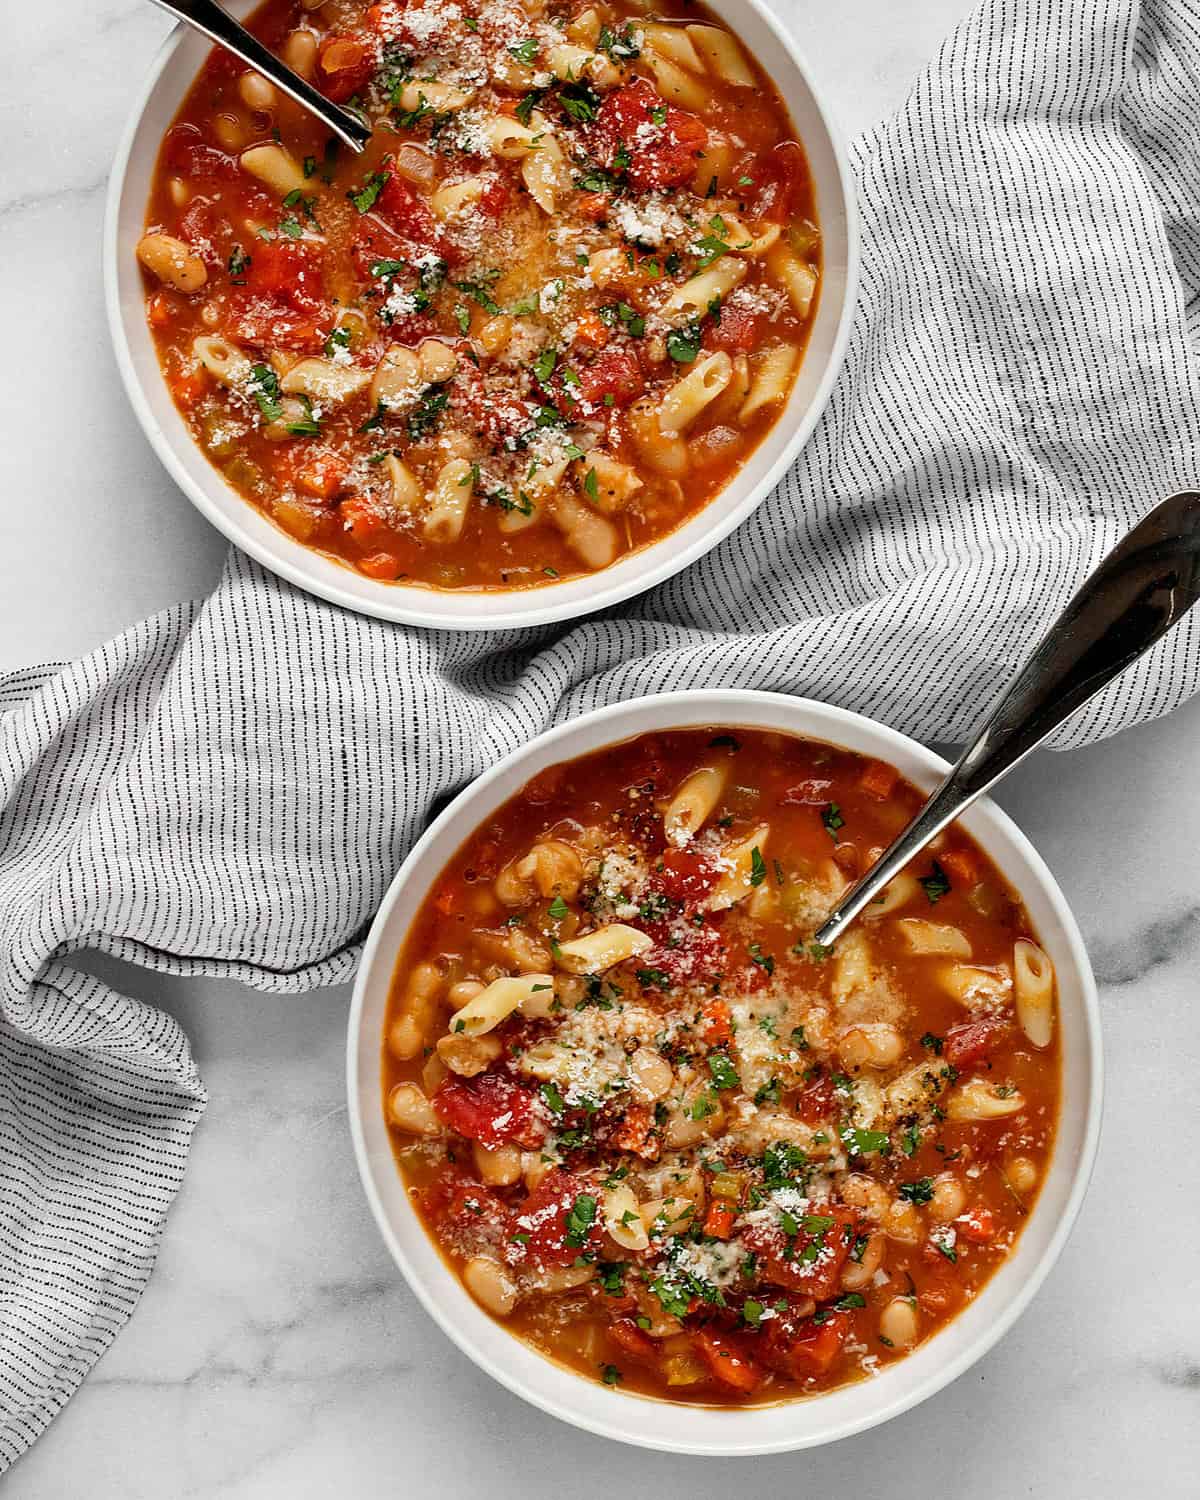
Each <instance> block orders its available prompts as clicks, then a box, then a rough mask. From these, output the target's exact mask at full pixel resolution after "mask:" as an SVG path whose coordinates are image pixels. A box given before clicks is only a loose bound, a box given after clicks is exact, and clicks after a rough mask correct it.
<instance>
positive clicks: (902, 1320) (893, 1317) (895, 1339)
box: [879, 1297, 920, 1349]
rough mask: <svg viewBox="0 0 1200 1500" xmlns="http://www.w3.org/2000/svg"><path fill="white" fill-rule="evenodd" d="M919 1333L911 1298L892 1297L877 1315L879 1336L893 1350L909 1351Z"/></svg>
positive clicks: (914, 1307) (914, 1306)
mask: <svg viewBox="0 0 1200 1500" xmlns="http://www.w3.org/2000/svg"><path fill="white" fill-rule="evenodd" d="M919 1332H920V1326H919V1323H918V1319H917V1308H916V1304H915V1302H914V1301H913V1300H912V1298H911V1297H893V1298H892V1300H891V1301H890V1302H889V1303H888V1304H887V1306H886V1307H885V1308H884V1309H883V1311H882V1312H881V1313H880V1314H879V1336H880V1338H883V1339H886V1340H887V1342H888V1344H889V1345H890V1346H891V1348H893V1349H911V1348H912V1346H913V1345H914V1344H915V1343H916V1342H917V1337H918V1334H919Z"/></svg>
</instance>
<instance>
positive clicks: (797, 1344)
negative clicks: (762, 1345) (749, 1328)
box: [763, 1312, 850, 1380]
mask: <svg viewBox="0 0 1200 1500" xmlns="http://www.w3.org/2000/svg"><path fill="white" fill-rule="evenodd" d="M763 1332H764V1336H765V1341H766V1346H767V1347H766V1349H765V1350H764V1353H763V1358H764V1359H765V1360H766V1361H767V1363H768V1364H770V1365H771V1366H772V1367H773V1368H774V1369H777V1370H779V1371H780V1372H781V1373H783V1374H785V1375H790V1376H791V1377H792V1379H793V1380H807V1379H809V1378H811V1377H812V1376H817V1375H827V1374H828V1373H829V1371H830V1369H831V1368H832V1366H833V1362H834V1360H835V1359H837V1357H838V1355H839V1354H840V1353H841V1351H842V1345H843V1344H844V1343H845V1342H846V1336H847V1334H848V1333H849V1332H850V1319H849V1318H848V1317H847V1316H846V1314H845V1313H839V1312H834V1313H829V1314H828V1315H827V1316H825V1317H824V1318H823V1319H822V1320H821V1322H819V1323H818V1322H816V1321H815V1320H814V1319H812V1318H808V1319H806V1320H805V1321H804V1322H803V1323H801V1324H800V1325H799V1327H792V1328H789V1327H788V1324H787V1322H786V1320H785V1319H783V1318H774V1319H772V1320H771V1322H770V1323H767V1324H764V1326H763Z"/></svg>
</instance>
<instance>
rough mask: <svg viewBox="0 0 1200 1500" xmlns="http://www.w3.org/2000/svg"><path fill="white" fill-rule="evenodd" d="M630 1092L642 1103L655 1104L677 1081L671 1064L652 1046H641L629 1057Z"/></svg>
mask: <svg viewBox="0 0 1200 1500" xmlns="http://www.w3.org/2000/svg"><path fill="white" fill-rule="evenodd" d="M629 1075H630V1079H631V1080H632V1082H631V1085H630V1090H629V1092H630V1093H631V1094H632V1095H633V1097H634V1098H635V1099H636V1100H637V1101H638V1102H639V1103H640V1104H653V1103H654V1102H655V1100H656V1099H661V1098H662V1097H663V1095H664V1094H666V1093H667V1092H669V1090H670V1087H671V1084H672V1083H673V1082H674V1081H675V1074H674V1072H673V1071H672V1069H671V1064H670V1063H669V1062H668V1061H667V1060H666V1058H665V1057H662V1056H660V1055H659V1053H657V1052H655V1051H654V1050H653V1049H652V1048H650V1047H639V1048H638V1049H637V1051H636V1052H635V1053H634V1054H633V1056H632V1057H631V1058H630V1059H629Z"/></svg>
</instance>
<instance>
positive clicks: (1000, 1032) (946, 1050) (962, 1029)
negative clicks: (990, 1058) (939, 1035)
mask: <svg viewBox="0 0 1200 1500" xmlns="http://www.w3.org/2000/svg"><path fill="white" fill-rule="evenodd" d="M1008 1029H1009V1028H1008V1022H1007V1021H1005V1020H1003V1019H1002V1018H1001V1017H1000V1016H980V1017H979V1018H978V1019H977V1020H975V1021H959V1022H958V1023H957V1024H956V1025H954V1026H951V1027H950V1029H949V1030H948V1031H947V1032H946V1039H945V1042H944V1044H943V1047H942V1056H943V1057H944V1058H945V1059H946V1061H947V1062H948V1063H949V1064H950V1066H951V1067H953V1068H965V1067H969V1066H970V1065H971V1064H972V1063H977V1062H982V1061H983V1059H984V1058H985V1057H987V1055H988V1053H989V1052H991V1051H992V1049H993V1048H994V1047H996V1046H998V1045H999V1043H1000V1042H1001V1041H1002V1039H1003V1038H1004V1037H1005V1036H1006V1035H1007V1034H1008Z"/></svg>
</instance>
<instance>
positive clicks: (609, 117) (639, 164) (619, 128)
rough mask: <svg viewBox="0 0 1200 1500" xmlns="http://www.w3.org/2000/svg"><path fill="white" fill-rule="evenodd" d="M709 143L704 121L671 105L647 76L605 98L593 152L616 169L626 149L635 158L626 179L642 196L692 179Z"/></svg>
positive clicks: (593, 136)
mask: <svg viewBox="0 0 1200 1500" xmlns="http://www.w3.org/2000/svg"><path fill="white" fill-rule="evenodd" d="M707 143H708V131H707V129H706V128H705V126H704V123H703V121H701V120H699V119H697V117H696V116H695V115H693V114H690V113H689V112H688V111H687V110H685V109H676V107H675V106H674V105H673V104H668V103H667V102H666V100H665V99H664V98H663V97H662V95H661V94H660V93H659V92H658V90H657V89H656V88H655V87H654V85H653V84H652V83H650V82H649V81H648V80H647V79H645V78H639V79H636V80H635V81H634V82H633V83H630V84H627V85H626V86H625V87H624V88H619V89H614V90H613V92H612V93H611V94H609V95H607V96H606V98H605V100H604V103H603V104H602V105H601V106H600V110H599V113H598V114H597V116H596V122H595V124H594V125H593V126H592V128H591V131H590V135H589V144H590V147H591V150H592V151H593V152H594V153H595V154H596V155H597V156H598V157H599V159H600V161H601V163H602V165H603V166H605V167H608V168H611V167H613V165H614V163H615V161H616V158H617V154H618V152H622V148H623V154H627V155H628V156H629V159H630V160H629V166H628V168H627V169H626V178H627V180H628V182H629V185H630V186H631V187H632V188H634V189H635V190H636V191H638V192H644V191H646V190H647V189H651V188H653V189H662V188H670V187H679V186H680V185H681V184H683V183H685V182H687V181H689V180H690V178H691V177H692V176H693V174H694V173H695V170H696V162H697V160H698V157H699V154H700V152H701V151H703V149H704V147H705V146H706V145H707Z"/></svg>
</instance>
